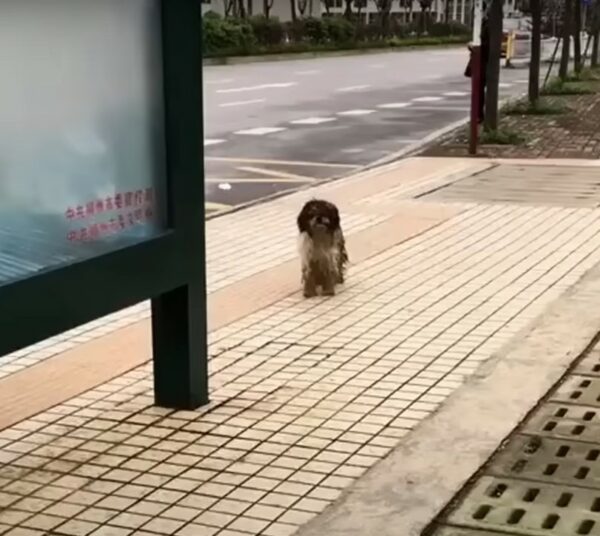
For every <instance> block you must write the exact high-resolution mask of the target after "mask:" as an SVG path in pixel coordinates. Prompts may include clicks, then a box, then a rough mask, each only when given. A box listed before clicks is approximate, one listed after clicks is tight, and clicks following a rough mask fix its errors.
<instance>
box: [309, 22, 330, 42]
mask: <svg viewBox="0 0 600 536" xmlns="http://www.w3.org/2000/svg"><path fill="white" fill-rule="evenodd" d="M303 23H304V38H305V39H306V40H307V41H308V42H309V43H314V44H322V43H326V42H327V41H328V40H329V36H328V35H327V28H326V26H325V24H324V23H323V20H322V19H317V18H315V17H308V18H306V19H303Z"/></svg>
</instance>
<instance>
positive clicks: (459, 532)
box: [435, 527, 506, 536]
mask: <svg viewBox="0 0 600 536" xmlns="http://www.w3.org/2000/svg"><path fill="white" fill-rule="evenodd" d="M435 534H436V536H494V534H496V535H497V536H499V533H498V532H494V533H491V532H488V531H487V530H486V531H483V530H477V529H466V528H464V527H440V528H439V530H438V531H437V532H436V533H435ZM503 534H506V533H505V532H504V533H503Z"/></svg>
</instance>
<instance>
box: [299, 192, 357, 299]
mask: <svg viewBox="0 0 600 536" xmlns="http://www.w3.org/2000/svg"><path fill="white" fill-rule="evenodd" d="M298 230H299V231H300V244H299V249H300V259H301V261H302V284H303V286H304V296H305V297H307V298H310V297H312V296H316V295H317V288H318V287H321V290H322V292H323V295H325V296H333V295H334V294H335V285H336V284H341V283H343V282H344V272H345V268H346V263H347V262H348V254H347V252H346V243H345V241H344V233H343V232H342V228H341V226H340V213H339V211H338V209H337V207H336V206H335V205H334V204H333V203H330V202H329V201H322V200H320V199H313V200H311V201H308V202H307V203H306V204H305V205H304V207H303V208H302V210H301V211H300V214H299V215H298Z"/></svg>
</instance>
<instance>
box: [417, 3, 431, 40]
mask: <svg viewBox="0 0 600 536" xmlns="http://www.w3.org/2000/svg"><path fill="white" fill-rule="evenodd" d="M431 3H432V0H419V5H420V6H421V13H420V16H419V19H420V20H419V25H420V30H421V33H422V34H426V33H427V32H428V30H429V18H430V16H431Z"/></svg>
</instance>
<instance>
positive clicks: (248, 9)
mask: <svg viewBox="0 0 600 536" xmlns="http://www.w3.org/2000/svg"><path fill="white" fill-rule="evenodd" d="M246 13H248V16H249V17H251V16H252V15H253V14H254V0H248V4H247V6H246Z"/></svg>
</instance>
